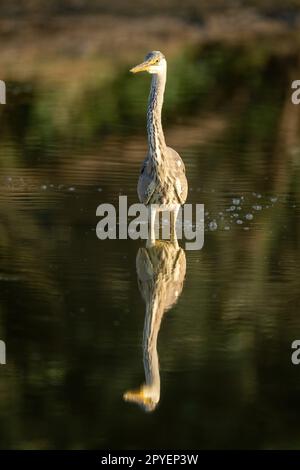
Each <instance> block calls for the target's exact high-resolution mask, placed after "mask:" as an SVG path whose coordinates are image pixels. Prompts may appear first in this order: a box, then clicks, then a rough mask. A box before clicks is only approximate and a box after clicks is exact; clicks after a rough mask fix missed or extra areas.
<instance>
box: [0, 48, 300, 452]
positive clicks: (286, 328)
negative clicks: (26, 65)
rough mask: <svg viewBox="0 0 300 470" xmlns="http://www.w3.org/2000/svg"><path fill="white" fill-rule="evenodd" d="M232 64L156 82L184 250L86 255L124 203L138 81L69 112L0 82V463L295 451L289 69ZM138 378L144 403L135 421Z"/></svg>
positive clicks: (140, 124)
mask: <svg viewBox="0 0 300 470" xmlns="http://www.w3.org/2000/svg"><path fill="white" fill-rule="evenodd" d="M251 51H252V49H251V47H250V46H249V49H246V51H245V50H244V49H243V48H228V49H224V48H222V47H221V46H218V45H215V46H213V47H209V48H207V49H205V50H204V51H203V50H202V51H197V50H194V51H192V52H189V54H186V56H184V57H185V58H183V57H179V58H178V59H177V62H176V60H174V61H173V65H172V63H171V64H170V66H169V82H168V90H167V93H166V106H165V114H164V126H165V129H166V138H167V141H168V143H169V145H171V146H172V147H174V148H176V150H177V151H178V152H179V153H180V154H181V156H182V157H183V159H184V161H185V164H186V171H187V176H188V180H189V185H190V192H189V199H188V202H191V203H196V202H197V203H203V204H204V205H205V227H206V231H205V244H204V248H203V249H202V250H201V251H187V252H184V250H174V249H173V248H172V247H170V246H167V245H162V244H160V245H158V246H157V248H156V249H152V251H151V250H150V251H149V250H148V251H147V250H146V249H144V244H143V242H141V241H132V240H125V241H124V240H123V241H118V240H107V241H99V240H98V239H97V237H96V233H95V227H96V224H97V221H98V219H97V218H96V215H95V214H96V208H97V206H98V205H99V204H100V203H103V202H110V203H117V200H118V196H119V195H120V194H123V195H127V196H128V202H129V203H133V202H137V195H136V182H137V178H138V173H139V168H140V164H141V161H142V159H143V158H144V155H145V152H146V136H145V130H144V128H145V106H146V100H147V93H148V86H149V77H148V76H147V77H146V76H141V77H132V76H130V77H129V76H128V74H127V71H124V70H120V74H119V75H118V76H117V77H115V78H114V80H112V82H111V83H109V84H105V85H101V86H100V85H99V87H98V86H97V85H94V87H90V86H88V85H87V84H81V85H80V86H79V87H78V88H79V89H78V90H77V91H76V93H75V92H74V93H73V95H74V96H73V95H72V93H71V91H70V89H69V88H68V84H66V80H63V79H61V81H59V82H57V83H55V84H52V83H50V84H49V83H48V84H47V86H46V85H45V84H40V83H34V82H32V83H13V82H9V87H8V104H7V105H6V106H5V107H1V110H0V111H1V114H0V122H1V130H0V133H1V134H0V135H1V143H0V156H1V163H0V165H1V176H0V207H1V225H0V262H1V264H0V288H1V303H0V339H3V340H4V341H5V342H6V346H7V364H6V365H5V366H4V365H3V366H1V369H0V426H1V429H0V446H1V448H28V449H31V448H40V449H54V448H67V449H76V448H87V449H89V448H110V449H113V448H123V449H136V448H161V449H163V448H253V447H255V448H282V447H288V448H299V447H300V431H299V426H298V421H299V420H298V417H299V412H300V401H299V392H300V366H299V367H296V366H293V365H292V363H291V343H292V341H293V340H294V339H300V317H299V280H300V275H299V207H300V197H299V196H300V194H299V187H300V186H299V172H300V163H299V155H300V142H299V130H300V129H299V110H298V108H297V107H296V106H293V105H292V104H291V103H290V79H292V78H294V79H296V78H299V77H294V76H293V74H292V72H293V70H294V68H293V67H294V63H295V57H296V56H295V57H294V55H293V52H291V53H290V54H289V55H287V56H285V55H283V56H278V55H277V54H276V53H274V52H272V50H270V51H269V50H266V51H265V52H264V54H262V56H260V57H259V58H257V57H256V55H255V53H254V52H253V54H252V52H251ZM200 56H201V60H200ZM245 57H247V60H246V59H245ZM298 75H299V74H298ZM3 78H5V77H3ZM270 83H271V84H272V86H271V85H270ZM181 245H182V247H183V248H184V243H181ZM147 263H150V264H149V265H151V269H150V274H149V270H148V274H147V269H146V267H147ZM147 276H148V277H147ZM155 299H156V307H153V305H152V306H151V302H152V304H153V303H154V300H155ZM151 315H152V316H151ZM151 318H152V320H153V322H152V324H151ZM149 319H150V320H149ZM145 320H146V323H145V324H146V326H145V333H144V340H143V330H144V321H145ZM149 321H150V323H149ZM147 322H148V323H147ZM156 338H157V348H156ZM143 346H144V352H145V351H147V347H148V354H147V353H146V354H144V352H143ZM145 346H146V347H145ZM143 358H144V362H143ZM158 361H159V366H158ZM144 367H145V370H144ZM145 373H146V375H147V377H148V378H147V380H148V381H149V380H150V382H151V381H152V382H151V384H152V385H151V386H152V388H153V390H154V392H155V393H154V394H155V400H154V401H153V400H151V399H148V400H146V401H144V405H143V406H139V404H138V403H134V401H135V402H140V401H141V398H140V395H139V392H138V390H141V389H140V387H141V386H142V385H143V384H144V383H145ZM124 397H125V398H126V399H124Z"/></svg>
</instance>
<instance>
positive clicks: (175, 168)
mask: <svg viewBox="0 0 300 470" xmlns="http://www.w3.org/2000/svg"><path fill="white" fill-rule="evenodd" d="M168 154H169V155H168V156H169V161H170V166H171V171H172V175H173V178H174V180H175V184H174V186H175V192H176V195H177V197H178V199H179V201H180V204H184V203H185V201H186V198H187V194H188V182H187V178H186V175H185V166H184V163H183V161H182V159H181V157H180V155H179V154H178V153H177V152H176V151H175V150H174V149H172V148H171V147H168Z"/></svg>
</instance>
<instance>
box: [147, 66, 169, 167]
mask: <svg viewBox="0 0 300 470" xmlns="http://www.w3.org/2000/svg"><path fill="white" fill-rule="evenodd" d="M166 76H167V72H166V69H164V70H163V71H162V72H161V73H159V74H154V75H153V77H152V81H151V89H150V95H149V101H148V110H147V132H148V147H149V152H150V154H151V155H152V156H153V158H154V159H156V160H157V161H158V162H160V160H161V149H163V148H164V147H165V146H166V142H165V136H164V132H163V128H162V124H161V110H162V106H163V101H164V91H165V85H166Z"/></svg>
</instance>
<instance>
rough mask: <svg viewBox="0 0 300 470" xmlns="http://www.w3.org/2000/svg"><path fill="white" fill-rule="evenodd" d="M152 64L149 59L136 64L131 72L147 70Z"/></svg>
mask: <svg viewBox="0 0 300 470" xmlns="http://www.w3.org/2000/svg"><path fill="white" fill-rule="evenodd" d="M150 65H151V63H149V61H148V60H147V61H145V62H142V63H141V64H138V65H136V66H135V67H133V68H132V69H130V72H132V73H138V72H147V70H148V68H149V67H150Z"/></svg>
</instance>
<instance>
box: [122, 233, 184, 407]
mask: <svg viewBox="0 0 300 470" xmlns="http://www.w3.org/2000/svg"><path fill="white" fill-rule="evenodd" d="M136 270H137V278H138V285H139V289H140V292H141V294H142V297H143V299H144V301H145V304H146V313H145V321H144V332H143V356H144V370H145V383H144V384H143V385H142V386H141V387H140V388H138V389H137V390H130V391H127V392H126V393H124V399H125V400H126V401H130V402H134V403H137V404H139V405H141V406H142V408H143V409H144V410H145V411H153V410H154V409H155V408H156V406H157V404H158V402H159V399H160V373H159V360H158V353H157V337H158V333H159V330H160V325H161V321H162V318H163V316H164V313H165V312H166V311H167V310H169V309H170V308H171V307H172V306H173V305H175V304H176V302H177V300H178V298H179V296H180V294H181V291H182V288H183V282H184V278H185V271H186V257H185V252H184V250H183V249H182V248H180V247H179V246H178V244H177V243H174V242H169V241H156V243H155V245H153V246H151V247H147V248H140V249H139V251H138V253H137V257H136Z"/></svg>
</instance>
